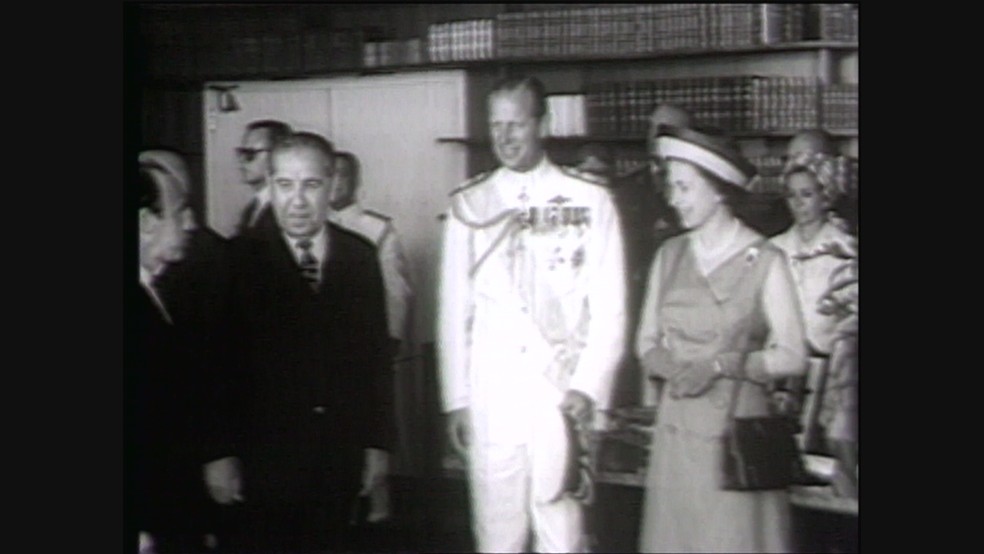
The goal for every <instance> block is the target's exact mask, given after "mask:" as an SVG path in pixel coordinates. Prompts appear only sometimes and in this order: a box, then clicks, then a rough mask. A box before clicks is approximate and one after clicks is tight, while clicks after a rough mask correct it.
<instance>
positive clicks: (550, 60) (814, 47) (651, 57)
mask: <svg viewBox="0 0 984 554" xmlns="http://www.w3.org/2000/svg"><path fill="white" fill-rule="evenodd" d="M857 49H858V43H857V42H838V41H820V40H817V41H804V42H790V43H785V44H755V45H748V46H735V47H730V48H718V49H686V50H684V49H681V50H666V51H662V52H638V53H625V54H590V55H587V54H578V55H567V56H537V57H511V58H491V59H484V60H459V61H450V62H433V63H423V64H412V65H384V66H375V67H363V68H360V69H358V70H355V71H363V72H391V71H392V72H399V71H426V70H432V69H434V70H436V69H475V68H483V67H495V66H497V65H516V64H523V65H539V64H593V63H609V62H622V61H659V60H672V59H682V58H700V57H716V56H726V55H751V56H754V55H760V54H773V53H780V52H809V51H820V50H833V51H847V52H850V51H854V50H857Z"/></svg>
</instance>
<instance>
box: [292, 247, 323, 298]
mask: <svg viewBox="0 0 984 554" xmlns="http://www.w3.org/2000/svg"><path fill="white" fill-rule="evenodd" d="M312 244H313V243H312V242H311V239H301V240H299V241H297V247H298V248H300V249H301V259H300V266H301V275H303V276H304V279H305V280H307V282H308V284H309V285H311V288H312V289H314V290H318V259H317V258H315V257H314V254H312V253H311V246H312Z"/></svg>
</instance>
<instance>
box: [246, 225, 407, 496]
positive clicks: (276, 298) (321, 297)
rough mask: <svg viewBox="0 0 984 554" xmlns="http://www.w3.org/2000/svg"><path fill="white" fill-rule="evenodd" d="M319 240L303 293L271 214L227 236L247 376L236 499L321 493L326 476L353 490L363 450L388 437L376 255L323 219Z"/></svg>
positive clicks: (384, 342) (381, 301) (385, 363)
mask: <svg viewBox="0 0 984 554" xmlns="http://www.w3.org/2000/svg"><path fill="white" fill-rule="evenodd" d="M328 241H329V255H328V257H327V259H325V260H324V262H323V266H322V284H321V288H320V290H319V291H318V292H314V291H312V290H311V288H310V286H309V285H308V283H307V282H306V281H305V280H304V278H303V277H302V276H301V273H300V271H299V269H298V267H297V264H296V262H295V258H294V256H293V254H292V253H291V251H290V249H289V247H288V245H287V244H286V242H285V240H284V238H283V236H282V234H281V232H280V230H279V228H278V227H277V224H276V221H275V218H274V215H273V212H272V211H270V210H267V211H265V212H264V214H263V216H262V217H261V219H260V221H259V222H258V223H257V225H256V226H255V227H254V228H253V229H251V230H250V231H249V232H248V233H245V234H243V235H241V236H240V237H237V239H235V257H236V270H235V271H236V286H235V304H236V306H237V307H238V308H239V312H240V313H239V318H238V320H239V330H238V331H237V333H238V336H239V341H238V344H239V345H240V347H241V351H240V354H241V356H242V357H241V360H242V368H243V370H244V372H245V373H244V377H246V378H247V380H248V387H247V391H248V392H247V394H246V395H245V401H246V404H247V405H248V407H249V413H248V414H247V415H246V417H245V420H246V425H247V429H248V437H249V445H248V448H247V449H246V456H245V458H246V459H245V460H244V461H245V463H246V470H245V472H246V490H247V493H246V494H247V498H253V499H257V497H258V496H259V497H277V498H279V499H280V500H288V501H292V502H293V501H295V500H303V499H305V498H306V497H307V496H306V495H312V494H313V495H317V494H323V493H319V492H318V490H319V487H322V486H326V485H325V484H326V483H335V484H337V483H347V484H351V485H353V486H357V485H358V479H359V473H360V471H361V468H362V462H363V450H364V449H365V448H368V447H374V448H381V449H387V450H388V449H390V445H391V444H392V440H393V433H394V427H395V425H394V422H393V421H392V413H393V412H392V400H391V396H392V391H391V390H388V389H387V388H386V387H385V386H383V385H381V383H382V382H383V375H384V372H385V371H386V370H387V367H388V359H387V354H386V353H387V340H388V337H387V326H386V312H385V300H384V292H383V280H382V274H381V271H380V268H379V265H378V261H377V258H376V251H375V248H374V247H373V246H372V244H371V243H369V242H367V241H366V240H365V239H363V238H362V237H360V236H358V235H355V234H353V233H351V232H349V231H346V230H344V229H342V228H341V227H337V226H335V225H332V224H329V226H328ZM312 480H313V481H312ZM314 481H316V482H314ZM250 495H252V497H251V496H250Z"/></svg>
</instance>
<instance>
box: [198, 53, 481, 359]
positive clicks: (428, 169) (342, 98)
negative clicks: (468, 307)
mask: <svg viewBox="0 0 984 554" xmlns="http://www.w3.org/2000/svg"><path fill="white" fill-rule="evenodd" d="M222 84H224V85H228V84H236V85H238V88H237V89H235V90H234V94H235V95H236V98H237V99H238V100H239V104H240V110H239V111H237V112H232V113H221V112H219V111H218V110H217V102H218V94H217V93H215V92H207V93H206V94H205V114H206V116H205V119H206V121H205V158H206V159H205V164H206V184H205V187H206V206H207V221H208V224H209V225H210V226H212V227H213V228H214V229H215V230H216V231H217V232H219V233H222V234H223V235H227V236H228V235H229V234H230V233H231V232H232V230H233V227H234V225H235V222H236V220H237V217H238V214H239V213H240V211H241V210H242V208H243V207H244V206H245V204H246V203H247V202H248V201H249V198H250V195H251V191H250V189H249V188H248V187H247V186H246V185H245V184H243V183H242V181H241V178H240V175H239V172H238V169H237V164H236V160H235V155H234V151H235V148H236V146H238V145H239V141H240V140H241V137H242V134H243V130H244V129H245V126H246V124H248V123H249V122H250V121H253V120H256V119H265V118H272V119H280V120H283V121H286V122H287V123H289V124H290V125H292V126H293V127H295V128H296V129H298V130H308V131H314V132H317V133H321V134H323V135H324V136H325V137H326V138H328V139H329V140H331V141H332V142H333V143H334V145H335V146H336V147H337V148H338V149H340V150H348V151H350V152H353V153H354V154H355V155H356V156H358V157H359V159H360V160H361V162H362V172H363V174H362V185H363V186H362V190H361V201H362V203H363V205H364V206H365V207H366V208H370V209H374V210H376V211H379V212H382V213H384V214H386V215H389V216H390V217H392V218H393V222H394V225H395V226H396V228H397V230H398V232H399V233H400V235H401V239H402V242H403V245H404V248H405V250H406V252H407V257H408V261H409V263H410V265H411V271H412V275H413V278H414V280H415V283H416V284H417V289H418V301H417V311H416V317H415V320H416V323H417V325H416V329H417V337H416V338H417V340H418V341H422V342H429V341H433V340H434V337H433V334H434V325H433V322H434V317H435V298H436V294H435V286H436V275H435V274H434V271H433V268H435V267H436V266H437V262H438V259H439V249H440V240H441V223H440V222H439V220H438V216H439V215H440V214H441V213H442V212H443V211H444V210H445V209H446V207H447V201H448V193H449V192H450V191H451V190H452V189H453V188H454V187H456V186H458V185H459V184H460V183H461V182H462V181H463V180H464V179H465V178H466V177H467V175H466V161H467V156H466V153H465V152H464V151H463V150H461V149H460V148H455V147H453V146H452V145H445V144H438V143H437V138H439V137H447V136H463V135H464V134H465V131H466V111H465V74H464V72H462V71H422V72H413V73H405V74H394V75H375V76H363V77H340V78H333V79H311V80H301V81H264V82H239V83H222Z"/></svg>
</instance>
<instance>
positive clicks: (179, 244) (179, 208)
mask: <svg viewBox="0 0 984 554" xmlns="http://www.w3.org/2000/svg"><path fill="white" fill-rule="evenodd" d="M155 174H156V175H157V177H158V183H159V187H160V199H161V214H160V215H157V214H155V213H154V212H152V211H151V210H149V209H147V208H144V209H142V210H140V264H141V265H143V266H144V267H146V268H147V269H148V270H150V271H151V272H157V271H159V270H160V269H162V268H163V267H165V266H167V265H168V264H171V263H175V262H178V261H181V260H182V259H183V258H184V255H185V247H186V246H187V243H188V231H189V230H190V227H191V226H190V225H189V224H188V220H189V218H188V215H189V214H190V210H189V209H188V207H187V204H186V198H185V196H184V194H183V192H182V189H181V187H180V185H178V184H177V183H176V181H174V179H173V178H172V177H170V176H168V175H164V174H162V173H160V172H155Z"/></svg>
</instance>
